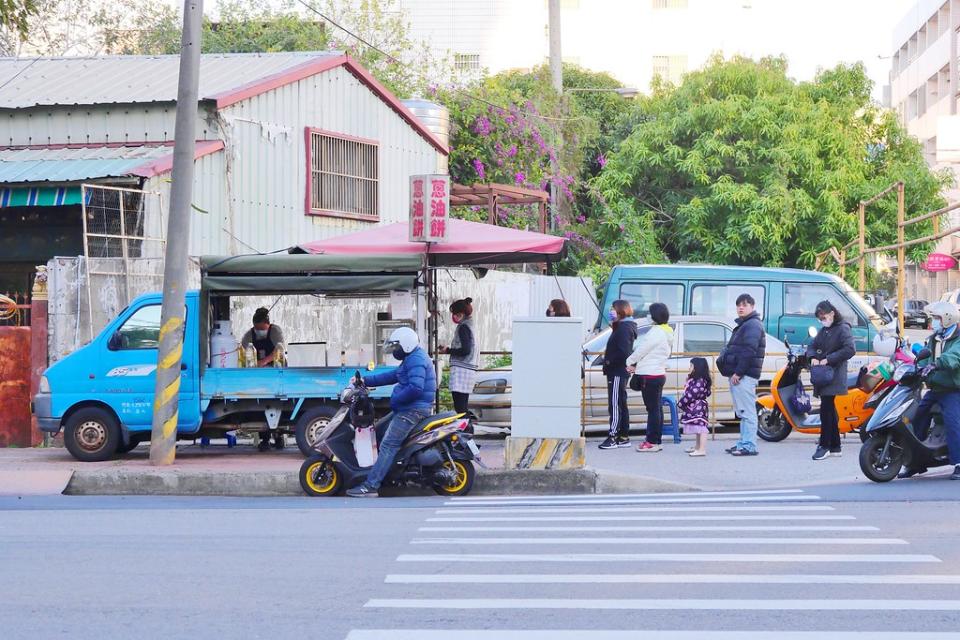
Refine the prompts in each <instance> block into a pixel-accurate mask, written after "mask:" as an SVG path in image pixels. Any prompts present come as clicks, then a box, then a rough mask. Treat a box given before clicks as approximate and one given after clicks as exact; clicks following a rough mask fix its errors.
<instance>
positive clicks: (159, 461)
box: [150, 0, 203, 465]
mask: <svg viewBox="0 0 960 640" xmlns="http://www.w3.org/2000/svg"><path fill="white" fill-rule="evenodd" d="M202 21H203V0H184V2H183V36H182V39H181V41H180V83H179V87H178V89H177V115H176V124H175V125H174V136H175V137H174V143H173V175H172V183H171V185H170V215H169V216H168V218H167V247H166V254H165V262H164V267H163V306H162V307H161V310H160V345H159V346H160V348H159V350H158V353H157V384H156V388H155V394H154V401H153V429H152V432H151V434H150V464H153V465H167V464H173V459H174V457H175V455H176V451H177V415H178V411H177V408H178V403H179V401H180V375H181V371H180V365H181V363H182V361H183V323H184V316H185V315H186V314H185V307H184V305H185V303H186V294H187V291H186V284H187V261H188V258H189V256H188V252H189V250H190V203H191V201H192V199H193V161H194V158H193V155H194V149H195V147H196V142H195V141H196V123H197V94H198V92H199V88H198V85H199V82H200V37H201V33H202V32H201V28H200V25H201V23H202Z"/></svg>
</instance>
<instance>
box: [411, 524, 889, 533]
mask: <svg viewBox="0 0 960 640" xmlns="http://www.w3.org/2000/svg"><path fill="white" fill-rule="evenodd" d="M418 530H419V531H427V532H430V531H432V532H455V531H457V532H478V531H485V532H494V531H658V532H659V531H690V532H694V531H787V532H794V531H796V532H799V531H879V530H880V529H878V528H877V527H870V526H865V525H864V526H836V525H806V526H803V525H799V526H798V525H740V526H737V525H730V526H663V525H655V526H623V525H620V526H613V525H611V526H599V527H586V526H580V527H533V526H527V527H518V526H513V527H478V526H469V527H420V529H418Z"/></svg>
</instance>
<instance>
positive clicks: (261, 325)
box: [240, 307, 283, 367]
mask: <svg viewBox="0 0 960 640" xmlns="http://www.w3.org/2000/svg"><path fill="white" fill-rule="evenodd" d="M240 342H241V344H243V348H244V349H246V348H247V347H249V346H250V345H253V348H254V349H256V351H257V366H258V367H269V366H270V365H272V364H273V359H274V357H275V356H276V353H277V347H279V346H280V344H281V343H282V342H283V330H282V329H280V327H278V326H277V325H275V324H270V312H269V311H268V310H267V309H264V308H263V307H260V308H259V309H257V310H256V311H255V312H254V314H253V328H251V329H250V330H249V331H247V332H246V333H245V334H244V335H243V340H241V341H240Z"/></svg>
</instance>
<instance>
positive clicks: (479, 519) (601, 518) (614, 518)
mask: <svg viewBox="0 0 960 640" xmlns="http://www.w3.org/2000/svg"><path fill="white" fill-rule="evenodd" d="M718 520H723V521H743V522H769V521H791V522H793V521H798V522H799V521H824V520H831V521H836V520H847V521H849V520H856V518H855V517H853V516H833V515H831V516H804V515H797V516H785V515H768V516H738V515H732V514H729V515H709V516H575V515H570V516H451V517H449V518H427V520H426V521H427V522H710V521H718Z"/></svg>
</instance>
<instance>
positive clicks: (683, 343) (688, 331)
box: [470, 316, 787, 431]
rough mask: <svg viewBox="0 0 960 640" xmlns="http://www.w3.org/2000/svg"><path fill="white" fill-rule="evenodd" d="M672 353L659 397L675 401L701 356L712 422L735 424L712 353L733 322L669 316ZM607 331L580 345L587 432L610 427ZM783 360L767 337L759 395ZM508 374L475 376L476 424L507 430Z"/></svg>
mask: <svg viewBox="0 0 960 640" xmlns="http://www.w3.org/2000/svg"><path fill="white" fill-rule="evenodd" d="M637 324H638V328H637V331H638V334H639V335H643V334H644V333H646V332H647V331H649V330H650V327H651V323H650V321H649V319H641V320H639V321H637ZM670 326H671V327H673V330H674V334H673V336H674V337H673V339H674V343H673V355H672V356H671V357H670V361H669V363H668V365H667V381H666V384H665V385H664V388H663V394H664V396H669V397H672V398H673V399H674V400H676V399H677V398H678V397H679V394H680V393H681V392H682V391H683V385H684V383H685V382H686V378H687V374H688V373H689V372H690V358H692V357H695V356H701V357H704V358H706V359H707V360H708V361H709V362H710V366H711V371H712V372H713V376H714V393H713V395H712V396H711V398H710V407H711V414H712V416H711V422H714V423H717V422H727V421H734V420H736V417H735V416H734V413H733V402H732V399H731V397H730V389H729V387H728V385H727V381H726V380H725V379H724V378H723V377H722V376H721V375H720V373H719V372H718V371H717V368H716V359H717V355H718V354H719V353H720V349H722V348H723V345H725V344H726V343H727V341H728V340H729V339H730V334H731V333H732V331H733V328H734V323H733V321H732V320H728V319H726V318H720V317H715V316H677V317H675V318H672V319H671V321H670ZM609 337H610V329H609V328H608V329H606V330H605V331H603V332H601V333H599V334H598V335H596V336H595V337H593V338H592V339H590V340H588V341H587V342H586V343H584V344H583V345H582V350H583V354H584V355H583V370H584V377H583V380H584V384H583V389H582V394H583V395H582V407H583V411H582V416H583V423H584V425H585V427H586V429H587V430H588V431H590V430H593V431H605V430H606V429H607V426H608V423H609V410H608V408H607V380H606V377H605V376H604V375H603V351H604V350H605V349H606V347H607V339H608V338H609ZM786 361H787V347H786V345H785V344H784V343H783V342H781V341H780V340H778V339H777V338H775V337H773V336H772V335H770V334H767V350H766V358H764V361H763V373H762V377H761V380H760V384H759V385H758V392H760V393H764V392H766V390H767V389H769V387H770V381H771V380H772V379H773V376H774V374H775V373H776V372H777V371H778V370H779V369H780V368H782V367H783V366H784V365H785V364H786ZM511 382H512V371H511V370H510V369H509V368H501V369H485V370H482V371H480V372H478V374H477V382H476V385H475V386H474V388H473V393H472V394H470V410H471V411H472V412H473V413H474V415H476V416H477V423H478V424H479V425H483V426H488V427H500V428H509V427H510V393H511ZM627 396H628V405H629V407H630V423H631V425H632V426H634V427H642V426H643V425H644V424H646V411H645V409H644V407H643V399H642V398H641V397H640V393H639V392H636V391H628V392H627Z"/></svg>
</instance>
